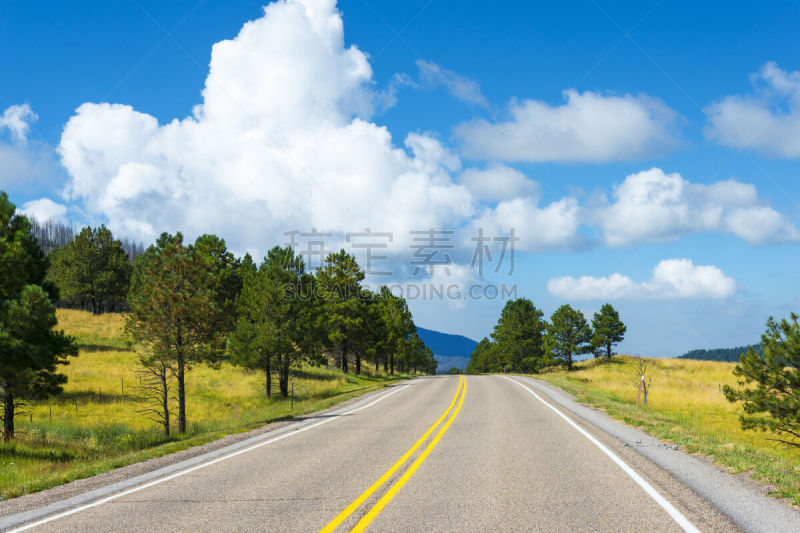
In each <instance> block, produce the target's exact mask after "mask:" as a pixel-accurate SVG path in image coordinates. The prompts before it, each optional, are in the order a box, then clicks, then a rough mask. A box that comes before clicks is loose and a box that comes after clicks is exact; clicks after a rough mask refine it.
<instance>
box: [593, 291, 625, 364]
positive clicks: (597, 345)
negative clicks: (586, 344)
mask: <svg viewBox="0 0 800 533" xmlns="http://www.w3.org/2000/svg"><path fill="white" fill-rule="evenodd" d="M592 329H593V330H594V335H592V351H593V352H594V356H595V357H601V356H605V357H606V358H607V359H609V360H610V359H611V356H612V355H614V354H613V352H612V351H611V350H612V348H613V347H614V345H615V344H619V343H620V342H622V340H623V339H624V338H625V331H626V330H627V328H626V327H625V324H623V323H622V320H620V318H619V313H618V312H617V310H616V309H614V307H613V306H612V305H611V304H603V307H601V308H600V312H599V313H595V314H594V316H593V317H592Z"/></svg>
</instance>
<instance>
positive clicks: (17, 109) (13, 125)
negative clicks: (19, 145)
mask: <svg viewBox="0 0 800 533" xmlns="http://www.w3.org/2000/svg"><path fill="white" fill-rule="evenodd" d="M38 118H39V117H38V116H37V115H36V113H34V112H33V109H31V106H29V105H28V104H18V105H12V106H9V107H8V108H6V110H5V111H3V114H2V115H0V130H2V129H3V128H7V129H8V130H9V131H10V132H11V137H12V138H13V139H14V140H16V141H20V142H25V141H26V140H27V139H28V133H30V131H31V124H32V123H34V122H36V120H37V119H38Z"/></svg>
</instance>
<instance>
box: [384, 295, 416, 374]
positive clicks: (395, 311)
mask: <svg viewBox="0 0 800 533" xmlns="http://www.w3.org/2000/svg"><path fill="white" fill-rule="evenodd" d="M378 308H379V312H380V315H381V318H382V319H383V323H384V339H383V351H384V360H383V361H384V367H383V368H384V370H387V371H389V372H390V373H392V374H394V368H395V360H396V357H397V354H398V353H400V350H401V343H402V342H403V340H405V339H408V338H409V336H410V335H411V334H412V333H414V331H416V327H415V326H414V320H413V317H412V316H411V311H410V310H409V309H408V303H407V302H406V301H405V299H404V298H402V297H400V296H395V295H394V294H392V291H391V290H390V289H389V287H386V286H383V287H381V290H380V292H379V293H378Z"/></svg>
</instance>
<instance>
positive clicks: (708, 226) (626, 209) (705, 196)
mask: <svg viewBox="0 0 800 533" xmlns="http://www.w3.org/2000/svg"><path fill="white" fill-rule="evenodd" d="M592 218H594V221H595V222H596V223H597V224H598V225H600V227H601V228H602V230H603V237H604V240H605V242H606V244H608V245H610V246H626V245H629V244H634V243H637V242H646V241H656V242H658V241H667V240H672V239H676V238H678V237H680V236H682V235H685V234H688V233H695V232H701V231H719V232H727V233H732V234H734V235H737V236H738V237H741V238H742V239H744V240H746V241H747V242H748V243H750V244H764V243H768V242H784V241H800V231H798V230H797V228H796V226H795V225H794V223H792V222H791V221H790V220H789V219H788V218H786V217H785V216H784V215H782V214H781V213H779V212H778V211H776V210H774V209H773V208H771V207H769V206H767V205H763V203H762V201H761V200H760V199H759V197H758V192H757V190H756V188H755V186H754V185H751V184H746V183H741V182H739V181H736V180H732V179H731V180H726V181H718V182H715V183H712V184H710V185H703V184H699V183H691V182H689V181H688V180H686V179H684V178H683V177H681V175H680V174H678V173H671V174H666V173H665V172H664V171H662V170H661V169H659V168H651V169H649V170H644V171H641V172H638V173H636V174H631V175H629V176H627V177H626V178H625V181H623V182H622V183H620V184H618V185H616V186H615V187H614V193H613V202H612V203H611V204H610V205H608V206H607V207H605V208H599V209H597V210H596V211H594V213H593V214H592Z"/></svg>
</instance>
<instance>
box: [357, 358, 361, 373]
mask: <svg viewBox="0 0 800 533" xmlns="http://www.w3.org/2000/svg"><path fill="white" fill-rule="evenodd" d="M359 374H361V354H356V375H359Z"/></svg>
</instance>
